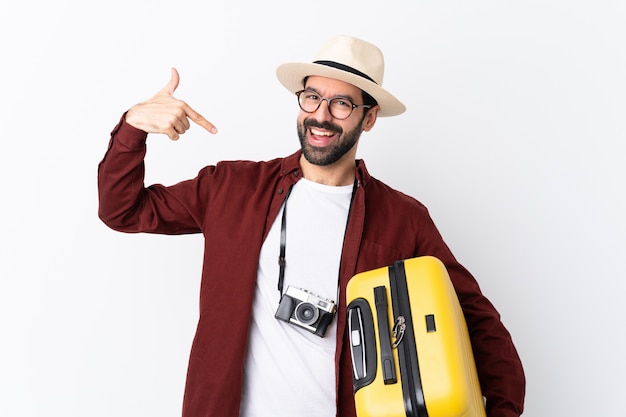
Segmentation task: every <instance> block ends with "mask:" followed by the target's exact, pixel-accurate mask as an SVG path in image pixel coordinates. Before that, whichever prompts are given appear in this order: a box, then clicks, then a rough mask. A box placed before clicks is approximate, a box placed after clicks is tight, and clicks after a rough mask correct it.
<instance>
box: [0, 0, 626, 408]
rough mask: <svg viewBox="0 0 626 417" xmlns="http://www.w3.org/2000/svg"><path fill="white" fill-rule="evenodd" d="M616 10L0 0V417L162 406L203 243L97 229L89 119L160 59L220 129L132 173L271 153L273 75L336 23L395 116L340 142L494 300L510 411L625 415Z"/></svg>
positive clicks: (113, 111) (194, 133)
mask: <svg viewBox="0 0 626 417" xmlns="http://www.w3.org/2000/svg"><path fill="white" fill-rule="evenodd" d="M212 3H215V4H212ZM625 4H626V3H624V2H622V1H619V0H616V1H591V0H589V1H575V0H573V1H567V0H543V1H504V0H500V1H495V0H494V1H487V0H479V1H421V0H420V1H406V2H394V1H390V2H381V1H375V2H374V1H369V0H362V1H358V2H357V1H327V0H320V1H317V2H295V1H284V2H272V1H264V2H259V1H252V0H248V1H244V0H240V1H221V2H192V1H186V0H182V1H178V2H170V1H168V2H165V1H154V0H151V1H148V0H143V1H104V2H97V3H96V2H93V3H92V2H86V1H77V0H66V1H43V0H39V1H32V2H29V1H24V2H8V1H5V0H2V6H1V8H0V44H1V46H2V48H1V55H2V64H1V66H0V82H1V84H2V87H1V89H0V96H1V98H2V99H1V100H0V103H1V104H0V121H1V125H0V126H1V129H0V132H1V138H2V145H1V147H0V185H1V187H0V195H1V203H0V214H1V216H0V416H7V417H23V416H24V417H25V416H28V417H35V416H63V417H84V416H89V417H99V416H103V417H109V416H116V417H126V416H176V415H180V406H181V400H182V392H183V387H184V380H185V372H186V365H187V358H188V353H189V347H190V345H191V341H192V337H193V333H194V330H195V322H196V318H197V303H198V301H197V296H198V290H199V277H200V269H201V261H202V259H201V254H202V244H203V243H202V239H201V237H200V236H181V237H167V236H147V235H126V234H121V233H116V232H113V231H111V230H109V229H108V228H106V226H104V225H103V224H102V223H101V222H100V221H99V219H98V218H97V189H96V169H97V164H98V162H99V161H100V159H101V158H102V156H103V154H104V152H105V150H106V147H107V142H108V138H109V133H110V131H111V129H112V128H113V127H114V125H115V124H116V123H117V121H118V120H119V117H120V116H121V114H122V112H124V111H125V110H126V109H127V108H129V107H130V106H132V105H133V104H135V103H136V102H139V101H141V100H144V99H147V98H148V97H150V96H152V95H153V94H154V93H156V91H158V90H159V89H160V88H161V87H162V86H164V85H165V84H166V83H167V81H168V80H169V76H170V67H172V66H175V67H177V68H178V70H179V71H180V74H181V85H180V87H179V89H178V91H177V94H176V95H177V97H179V98H182V99H184V100H186V101H187V102H188V103H190V104H191V105H192V107H194V108H195V109H196V110H198V111H199V112H201V113H203V114H204V115H205V116H206V117H207V118H208V119H209V120H211V121H212V122H214V123H215V125H216V126H217V127H218V128H219V129H220V133H219V134H218V135H217V136H212V135H209V134H207V133H206V132H204V131H202V129H200V128H198V127H193V128H192V129H191V130H190V131H189V132H188V133H187V134H186V135H185V136H184V137H183V138H182V139H181V140H180V141H178V142H171V141H169V140H168V139H167V138H166V137H164V136H154V137H151V138H150V140H149V156H148V159H147V171H148V174H147V178H146V181H147V182H148V183H152V182H162V183H166V184H172V183H174V182H177V181H179V180H182V179H186V178H189V177H191V176H194V175H195V174H196V173H197V171H198V170H199V169H200V168H201V167H202V166H204V165H206V164H210V163H214V162H216V161H218V160H220V159H233V158H237V159H239V158H241V159H255V160H258V159H269V158H273V157H275V156H283V155H286V154H288V153H291V152H292V151H294V150H295V149H296V148H297V146H298V144H297V138H296V135H295V119H296V114H297V106H296V100H295V98H294V97H293V96H292V95H290V94H289V93H288V92H287V91H286V90H285V89H284V88H283V87H282V86H281V85H280V84H279V83H278V81H277V80H276V78H275V75H274V71H275V68H276V66H278V65H279V64H281V63H283V62H287V61H309V60H310V59H311V58H312V57H313V55H314V54H315V53H316V52H317V50H318V48H319V46H320V45H321V44H322V43H323V42H324V41H326V40H327V39H328V38H329V37H331V36H334V35H336V34H350V35H355V36H358V37H361V38H364V39H366V40H369V41H371V42H373V43H375V44H377V45H379V46H380V47H381V49H382V50H383V52H384V54H385V57H386V62H387V67H386V79H385V83H384V86H386V87H387V88H388V89H389V90H390V91H391V92H392V93H394V94H395V95H396V96H397V97H398V98H400V99H401V100H403V101H404V102H405V104H406V105H407V108H408V110H407V112H406V113H405V114H403V115H401V116H399V117H394V118H387V119H379V121H378V123H377V125H376V127H375V128H374V130H373V131H372V132H369V133H367V134H365V135H364V136H363V139H362V141H361V144H360V148H359V156H360V157H361V158H363V159H365V161H366V163H367V166H368V168H369V170H370V171H371V172H372V173H373V175H374V176H376V177H378V178H380V179H382V180H384V181H385V182H387V183H388V184H390V185H391V186H393V187H394V188H397V189H400V190H402V191H404V192H406V193H408V194H410V195H413V196H415V197H416V198H418V199H419V200H420V201H422V202H423V203H424V204H426V205H427V206H428V207H429V209H430V211H431V214H432V216H433V218H434V219H435V222H436V223H437V224H438V226H439V228H440V230H441V232H442V234H443V235H444V237H445V239H446V241H447V242H448V244H449V245H450V246H451V248H452V250H453V252H454V253H455V254H456V255H457V257H458V258H459V259H460V261H461V262H463V263H464V264H465V265H466V266H467V267H468V268H469V269H470V270H471V271H472V272H473V273H474V275H475V276H476V277H477V279H478V280H479V282H480V284H481V286H482V289H483V291H484V292H485V294H486V295H487V296H488V297H489V298H490V299H491V300H492V301H493V303H494V304H495V305H496V307H497V308H498V310H499V311H500V312H501V314H502V320H503V321H504V323H505V324H506V326H507V327H508V328H509V330H510V331H511V333H512V335H513V337H514V341H515V342H516V345H517V348H518V350H519V353H520V355H521V357H522V360H523V363H524V365H525V369H526V373H527V379H528V388H527V401H526V412H525V413H524V415H525V416H569V417H576V416H581V417H582V416H602V417H608V416H624V415H626V414H625V411H624V407H623V396H624V391H625V388H626V383H625V382H624V381H625V378H624V375H625V374H626V360H625V359H624V352H626V342H625V341H624V335H625V333H626V332H625V330H624V321H625V320H624V319H625V318H626V308H625V307H624V304H625V301H624V292H625V291H624V290H625V288H624V287H625V285H624V283H623V281H624V278H625V273H624V269H623V260H624V257H625V254H626V238H625V237H624V235H625V232H626V220H624V213H626V196H625V187H624V182H625V179H626V167H625V163H624V162H625V151H624V140H625V138H626V126H625V120H626V117H625V115H626V99H625V97H626V47H625V40H626V24H624V22H625V21H626V6H625ZM245 97H252V98H253V100H252V101H251V102H246V100H245ZM233 291H236V288H233ZM216 337H219V335H216Z"/></svg>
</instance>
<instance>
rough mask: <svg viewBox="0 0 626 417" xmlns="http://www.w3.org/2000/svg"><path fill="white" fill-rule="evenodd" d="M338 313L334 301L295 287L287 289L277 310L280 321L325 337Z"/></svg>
mask: <svg viewBox="0 0 626 417" xmlns="http://www.w3.org/2000/svg"><path fill="white" fill-rule="evenodd" d="M335 311H337V306H336V305H335V302H334V301H331V300H327V299H325V298H320V297H318V296H317V295H315V294H311V293H310V292H308V291H307V290H304V289H301V288H295V287H291V286H289V287H287V291H285V294H283V296H282V298H281V299H280V303H279V304H278V309H277V310H276V314H275V315H274V317H276V318H277V319H279V320H282V321H286V322H287V323H291V324H294V325H296V326H298V327H302V328H303V329H306V330H308V331H310V332H311V333H313V334H315V335H317V336H319V337H324V334H325V333H326V329H327V328H328V325H329V324H330V322H331V321H332V320H333V317H334V316H335Z"/></svg>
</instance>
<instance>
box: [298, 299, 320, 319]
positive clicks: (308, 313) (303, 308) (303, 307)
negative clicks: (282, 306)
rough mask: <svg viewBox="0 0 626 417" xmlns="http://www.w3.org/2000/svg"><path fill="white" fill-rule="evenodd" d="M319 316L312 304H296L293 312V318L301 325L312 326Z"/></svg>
mask: <svg viewBox="0 0 626 417" xmlns="http://www.w3.org/2000/svg"><path fill="white" fill-rule="evenodd" d="M319 315H320V312H319V310H318V309H317V307H315V306H314V305H313V304H311V303H308V302H302V303H300V304H298V306H297V307H296V309H295V311H294V316H295V317H296V319H297V320H298V321H300V322H301V323H302V324H313V323H315V322H316V321H317V319H318V317H319Z"/></svg>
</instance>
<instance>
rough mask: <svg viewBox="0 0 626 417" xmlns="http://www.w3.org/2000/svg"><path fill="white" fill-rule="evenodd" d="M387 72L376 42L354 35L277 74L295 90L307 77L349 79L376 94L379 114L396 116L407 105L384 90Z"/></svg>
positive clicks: (335, 40) (332, 42) (284, 66)
mask: <svg viewBox="0 0 626 417" xmlns="http://www.w3.org/2000/svg"><path fill="white" fill-rule="evenodd" d="M384 72H385V61H384V58H383V54H382V52H381V51H380V49H378V48H377V47H376V46H375V45H372V44H371V43H369V42H365V41H363V40H361V39H357V38H354V37H350V36H337V37H335V38H332V39H331V40H329V41H328V42H327V43H326V44H325V45H324V46H323V47H322V49H320V51H319V52H318V54H317V55H316V56H315V58H314V59H313V62H311V63H298V62H290V63H286V64H282V65H280V66H279V67H278V68H277V69H276V76H277V77H278V80H279V81H280V82H281V84H282V85H283V86H285V87H286V88H287V90H289V91H291V92H292V93H295V92H296V91H299V90H302V88H303V87H304V85H303V81H304V78H305V77H308V76H311V75H319V76H322V77H328V78H334V79H337V80H341V81H345V82H347V83H350V84H352V85H354V86H356V87H358V88H360V89H361V90H363V91H365V92H367V93H368V94H369V95H371V96H372V97H374V99H375V100H376V101H377V102H378V105H379V106H380V110H379V112H378V115H379V116H381V117H384V116H396V115H398V114H401V113H403V112H404V111H405V110H406V107H405V106H404V104H402V103H401V102H400V101H399V100H398V99H397V98H395V97H394V96H393V95H392V94H391V93H389V92H388V91H386V90H385V89H383V87H382V85H383V74H384Z"/></svg>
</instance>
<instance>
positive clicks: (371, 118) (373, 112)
mask: <svg viewBox="0 0 626 417" xmlns="http://www.w3.org/2000/svg"><path fill="white" fill-rule="evenodd" d="M379 110H380V107H379V106H378V105H376V106H374V107H372V108H371V109H369V110H368V111H367V113H366V114H365V118H364V119H363V123H362V124H361V127H362V128H363V131H364V132H369V131H370V130H371V129H372V128H373V127H374V125H375V124H376V119H378V111H379Z"/></svg>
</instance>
